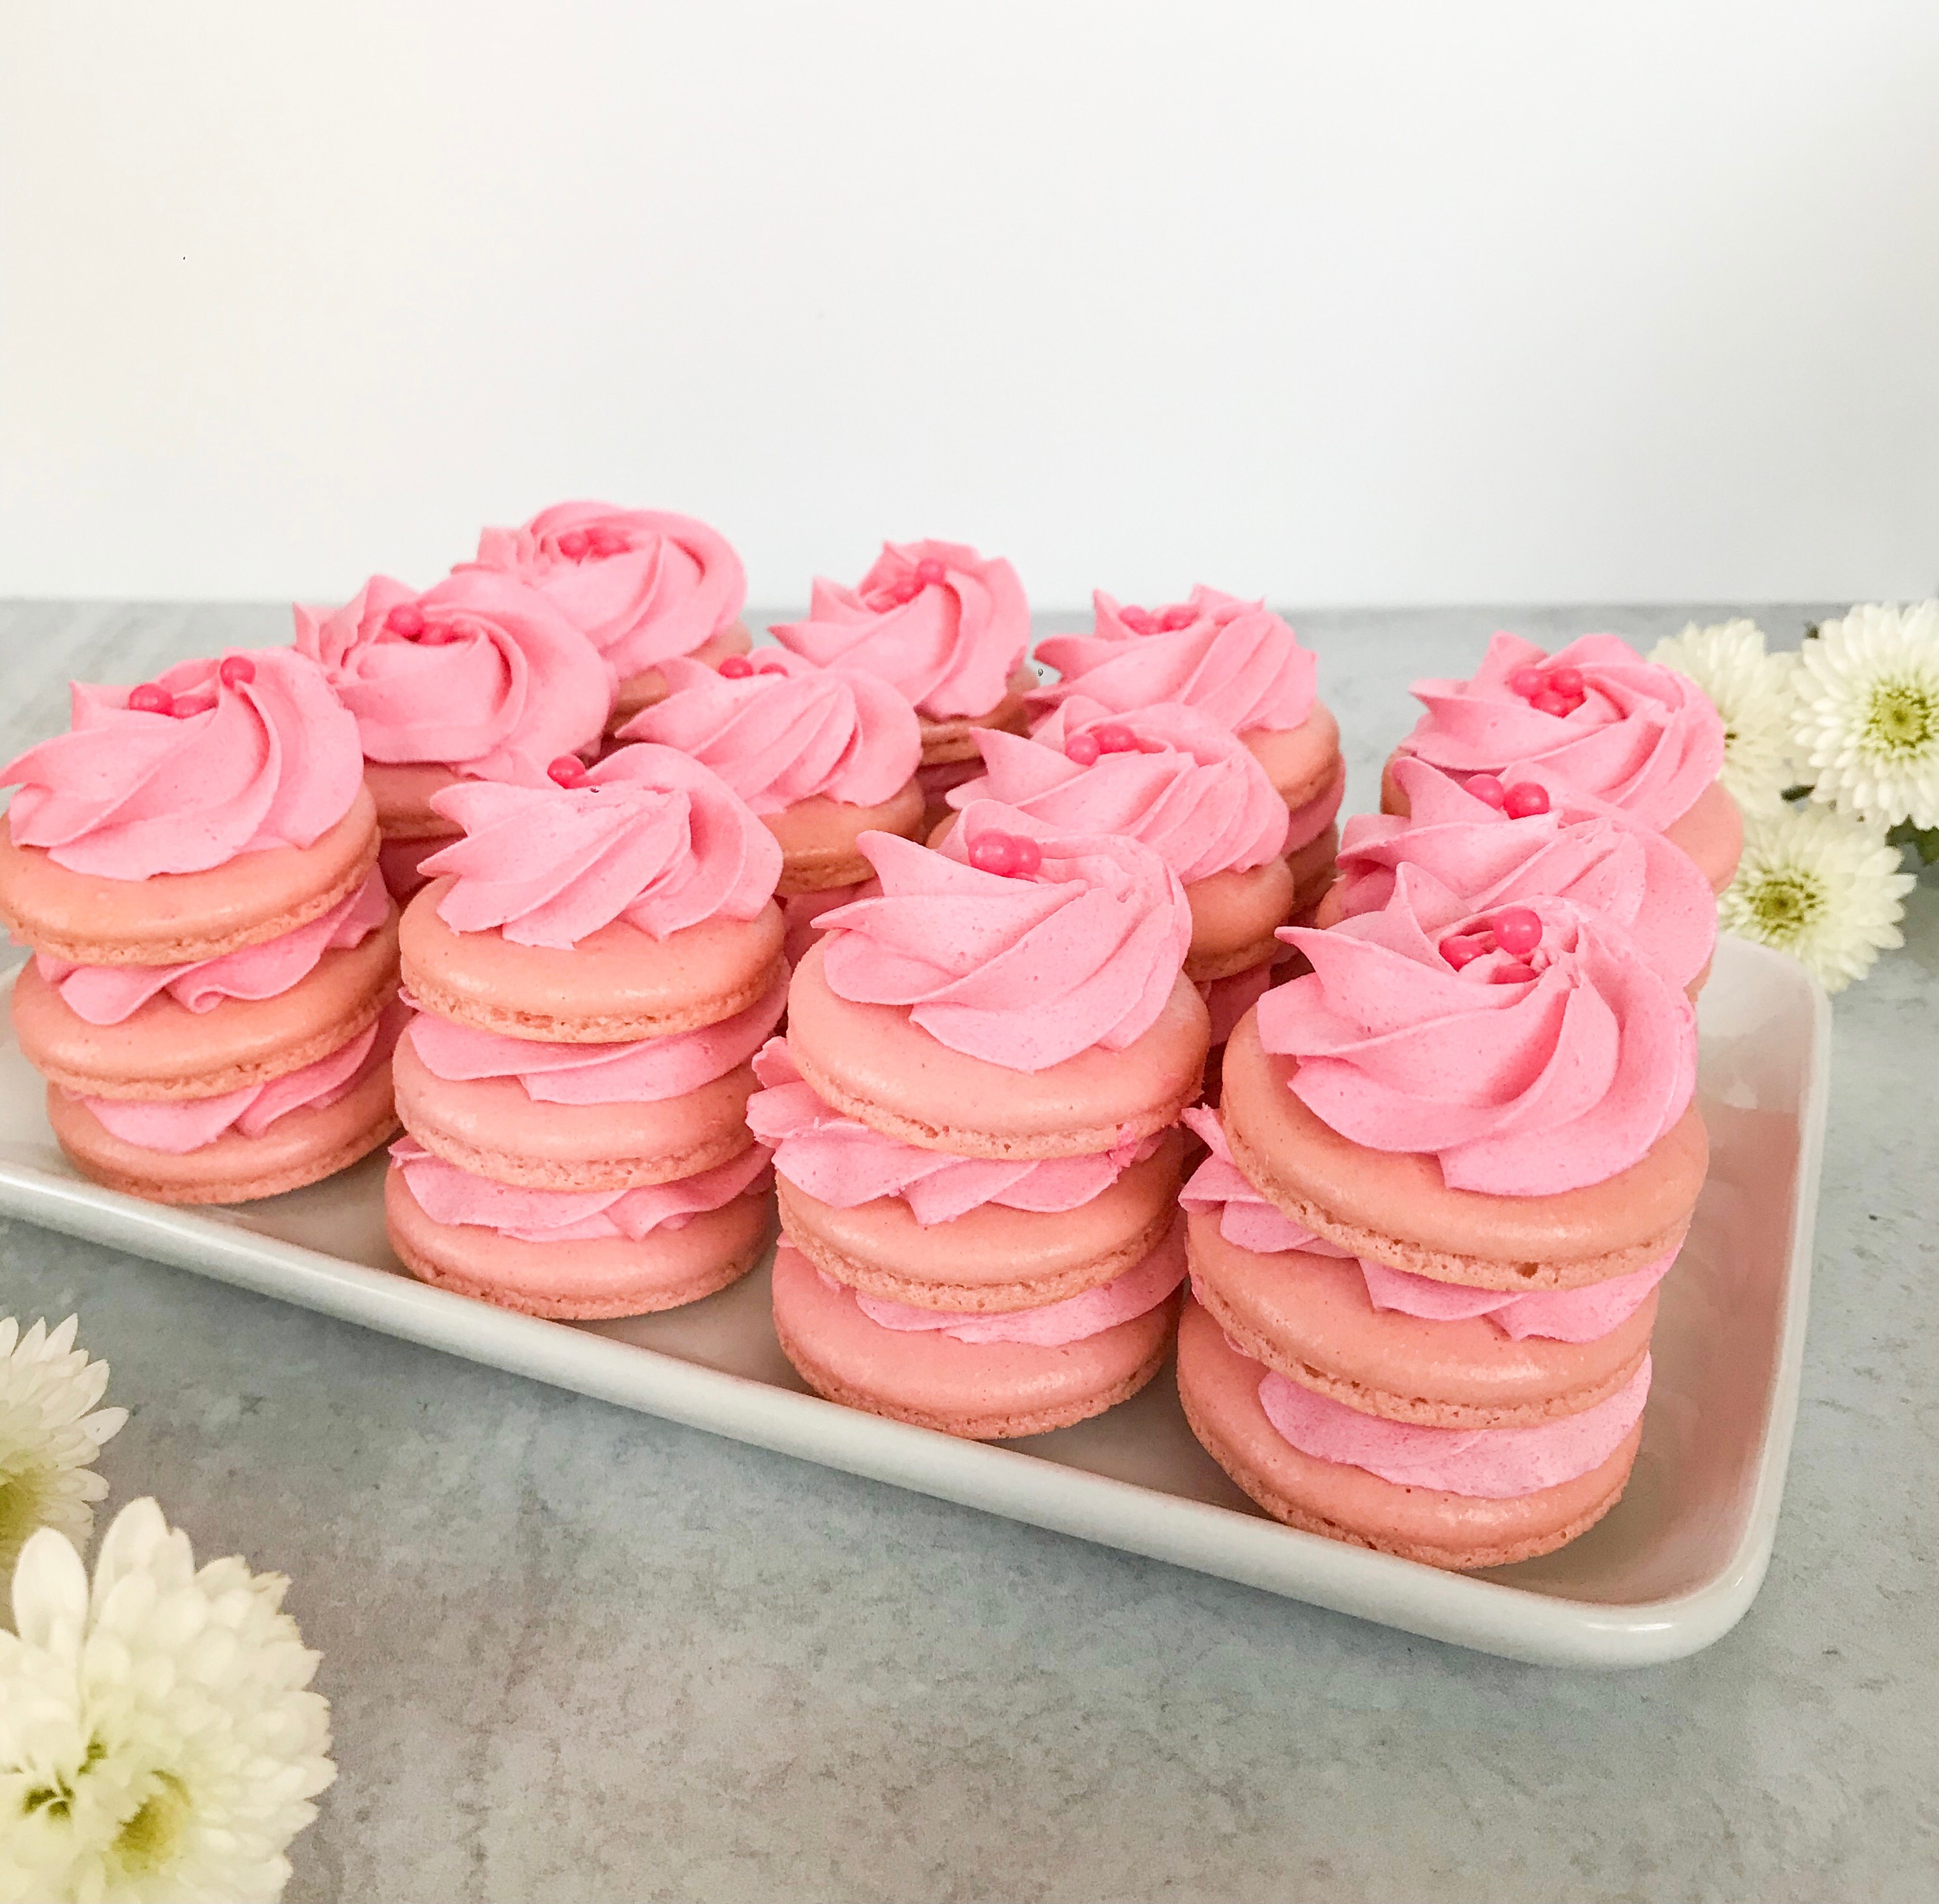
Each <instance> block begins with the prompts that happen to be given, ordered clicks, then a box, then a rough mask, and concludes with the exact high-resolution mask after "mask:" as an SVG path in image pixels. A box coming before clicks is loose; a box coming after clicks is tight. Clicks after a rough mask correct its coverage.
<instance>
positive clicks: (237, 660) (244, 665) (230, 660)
mask: <svg viewBox="0 0 1939 1904" xmlns="http://www.w3.org/2000/svg"><path fill="white" fill-rule="evenodd" d="M215 673H216V678H217V679H218V681H221V684H223V686H224V687H248V685H249V684H250V683H251V681H254V679H255V678H256V664H255V663H254V662H253V661H251V660H250V659H249V657H248V656H247V655H246V654H232V655H227V656H224V660H223V663H222V666H221V667H219V668H218V669H216V671H215Z"/></svg>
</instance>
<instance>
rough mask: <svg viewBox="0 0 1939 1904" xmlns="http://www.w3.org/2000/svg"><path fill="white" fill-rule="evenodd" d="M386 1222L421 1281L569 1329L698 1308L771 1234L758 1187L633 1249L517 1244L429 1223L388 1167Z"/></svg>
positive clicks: (625, 1241) (475, 1228)
mask: <svg viewBox="0 0 1939 1904" xmlns="http://www.w3.org/2000/svg"><path fill="white" fill-rule="evenodd" d="M384 1216H385V1223H386V1224H387V1225H388V1228H389V1230H390V1235H391V1248H392V1249H393V1250H394V1251H396V1252H397V1257H398V1258H399V1260H400V1261H401V1262H402V1263H403V1264H404V1266H405V1267H406V1268H407V1269H409V1271H410V1272H411V1274H412V1275H414V1276H415V1277H416V1278H417V1279H418V1280H419V1281H420V1282H425V1283H429V1284H432V1285H433V1286H434V1287H436V1288H439V1289H448V1290H452V1291H454V1292H455V1293H457V1294H458V1295H460V1296H472V1297H474V1298H476V1299H477V1300H479V1301H480V1302H493V1303H496V1304H497V1305H498V1307H499V1308H504V1309H516V1310H517V1311H519V1313H520V1314H521V1315H536V1316H547V1317H550V1318H553V1319H555V1320H556V1321H569V1322H592V1321H601V1320H603V1319H604V1318H608V1317H611V1316H622V1315H653V1314H655V1313H656V1312H657V1311H660V1310H662V1309H677V1308H680V1307H682V1306H683V1305H685V1304H686V1303H689V1302H699V1300H700V1299H701V1298H702V1296H711V1295H712V1294H713V1293H714V1291H715V1290H721V1289H725V1288H726V1287H727V1285H728V1284H729V1283H733V1282H738V1281H740V1279H741V1278H742V1277H743V1276H744V1275H746V1274H747V1272H748V1271H749V1270H750V1269H753V1266H754V1265H755V1264H756V1263H757V1262H759V1260H760V1257H761V1252H762V1251H763V1250H765V1249H766V1248H767V1243H768V1237H769V1233H770V1232H771V1231H772V1227H773V1209H772V1204H771V1203H770V1202H769V1197H768V1193H767V1192H766V1190H758V1191H750V1192H749V1193H747V1194H746V1195H744V1196H737V1197H735V1199H734V1200H733V1201H732V1202H731V1203H728V1204H725V1205H723V1206H722V1207H721V1208H720V1209H718V1210H705V1211H701V1212H700V1213H699V1214H697V1215H696V1216H693V1217H689V1219H688V1220H687V1221H686V1223H683V1225H682V1226H680V1228H679V1229H671V1228H668V1226H665V1225H664V1224H662V1226H660V1228H659V1229H656V1230H654V1231H653V1232H652V1233H651V1234H650V1235H647V1236H644V1237H642V1238H641V1239H640V1240H639V1241H638V1242H635V1241H632V1239H630V1238H626V1237H621V1236H616V1237H610V1238H607V1237H602V1238H597V1239H595V1240H592V1241H582V1242H565V1243H528V1242H523V1241H520V1240H519V1238H516V1237H513V1236H501V1235H500V1234H499V1233H498V1231H496V1230H495V1229H486V1228H484V1227H483V1226H482V1225H479V1224H476V1223H434V1222H433V1221H432V1220H431V1218H430V1217H428V1216H426V1215H425V1213H424V1209H423V1207H422V1205H420V1204H419V1202H418V1200H417V1199H416V1198H415V1197H414V1196H412V1194H411V1190H410V1185H409V1184H408V1183H407V1182H406V1180H405V1179H404V1174H403V1171H400V1169H399V1168H397V1165H395V1164H393V1165H391V1168H390V1172H389V1174H388V1176H387V1177H385V1180H384Z"/></svg>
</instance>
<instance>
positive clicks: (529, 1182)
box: [392, 1036, 759, 1190]
mask: <svg viewBox="0 0 1939 1904" xmlns="http://www.w3.org/2000/svg"><path fill="white" fill-rule="evenodd" d="M392 1062H393V1068H394V1072H395V1075H396V1079H397V1115H398V1116H399V1117H401V1118H402V1119H403V1123H404V1128H405V1129H406V1130H407V1131H409V1132H410V1134H411V1135H412V1136H413V1137H414V1138H416V1139H417V1141H419V1143H420V1144H422V1145H423V1146H424V1147H425V1149H426V1150H429V1151H431V1152H432V1153H434V1154H435V1155H436V1156H440V1157H442V1158H443V1159H445V1161H446V1162H447V1163H454V1164H455V1165H458V1168H460V1169H461V1170H468V1171H473V1172H474V1173H475V1174H477V1175H479V1176H481V1177H495V1178H496V1179H497V1180H498V1182H500V1183H501V1184H519V1185H520V1186H521V1187H523V1188H525V1189H527V1190H636V1189H638V1188H639V1187H641V1186H642V1185H644V1184H669V1183H671V1182H673V1181H674V1180H675V1179H676V1178H678V1177H697V1176H698V1175H699V1174H700V1173H701V1172H702V1171H704V1170H711V1169H713V1168H714V1166H715V1165H717V1164H723V1163H726V1162H728V1161H729V1159H731V1158H734V1157H738V1156H739V1155H740V1154H741V1152H742V1151H743V1150H746V1149H747V1147H748V1145H749V1144H751V1143H753V1141H754V1140H753V1132H750V1130H749V1129H747V1099H748V1097H749V1095H750V1094H751V1093H752V1092H754V1091H755V1090H756V1089H758V1088H759V1086H757V1084H756V1081H755V1077H754V1068H753V1065H751V1064H743V1065H737V1066H736V1067H735V1068H734V1069H733V1070H732V1071H729V1072H728V1073H727V1074H726V1076H725V1077H717V1078H715V1079H714V1080H712V1081H711V1083H706V1084H703V1085H702V1086H700V1088H699V1089H698V1090H695V1091H689V1092H684V1093H683V1094H682V1095H680V1096H679V1097H677V1098H659V1099H658V1100H657V1101H654V1102H653V1103H650V1104H544V1103H540V1102H537V1101H534V1099H533V1098H530V1097H528V1095H526V1093H525V1086H523V1085H522V1084H521V1083H519V1080H517V1079H516V1078H515V1077H480V1078H468V1079H462V1080H455V1081H454V1080H452V1079H449V1078H443V1077H438V1076H437V1074H436V1073H435V1072H434V1071H431V1068H429V1067H428V1065H426V1064H425V1062H424V1060H423V1059H422V1058H420V1057H419V1056H418V1053H417V1049H416V1047H415V1046H414V1045H413V1044H412V1043H411V1040H410V1039H409V1037H408V1036H406V1037H403V1038H400V1040H398V1042H397V1056H396V1057H395V1059H394V1060H393V1061H392Z"/></svg>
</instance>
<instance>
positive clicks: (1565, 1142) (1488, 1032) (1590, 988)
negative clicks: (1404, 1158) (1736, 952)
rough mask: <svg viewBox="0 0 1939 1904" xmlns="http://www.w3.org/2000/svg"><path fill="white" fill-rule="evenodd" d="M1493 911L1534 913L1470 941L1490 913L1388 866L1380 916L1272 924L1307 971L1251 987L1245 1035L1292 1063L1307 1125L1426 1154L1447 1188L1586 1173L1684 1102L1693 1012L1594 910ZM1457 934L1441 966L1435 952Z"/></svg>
mask: <svg viewBox="0 0 1939 1904" xmlns="http://www.w3.org/2000/svg"><path fill="white" fill-rule="evenodd" d="M1504 912H1516V913H1517V914H1519V915H1521V917H1522V918H1524V919H1525V918H1527V917H1529V916H1530V915H1533V918H1534V919H1535V920H1536V921H1537V922H1539V931H1540V937H1539V943H1536V944H1535V945H1534V946H1533V947H1532V948H1531V949H1530V950H1528V952H1527V953H1526V955H1516V954H1514V953H1511V952H1507V951H1504V950H1501V949H1482V950H1480V951H1478V952H1476V951H1475V949H1474V948H1475V946H1476V944H1477V943H1480V944H1481V945H1483V946H1487V945H1490V944H1491V943H1492V942H1491V941H1490V940H1485V939H1483V940H1478V939H1477V936H1476V935H1478V934H1482V933H1483V932H1484V929H1489V928H1490V925H1491V922H1490V918H1489V917H1488V916H1487V915H1480V916H1478V915H1475V913H1474V912H1472V909H1471V908H1470V907H1469V905H1468V903H1467V902H1466V900H1463V899H1462V898H1460V897H1459V896H1458V895H1457V894H1452V893H1450V892H1449V891H1447V888H1445V887H1444V886H1442V885H1441V884H1440V883H1439V882H1438V881H1437V880H1436V879H1434V877H1433V876H1432V874H1430V873H1426V872H1425V871H1424V870H1423V869H1422V868H1420V867H1417V866H1413V865H1402V867H1400V868H1399V871H1398V873H1397V876H1396V881H1395V885H1394V892H1393V897H1392V899H1391V900H1389V902H1388V903H1387V905H1386V906H1383V908H1382V909H1380V911H1379V912H1362V913H1360V914H1359V915H1357V916H1356V917H1355V918H1350V919H1347V920H1344V921H1343V922H1341V924H1339V925H1336V926H1334V927H1332V928H1331V929H1330V930H1328V931H1317V930H1314V929H1313V928H1305V927H1298V926H1294V927H1287V928H1283V929H1282V930H1281V932H1280V937H1281V938H1283V939H1284V940H1286V942H1287V943H1289V944H1290V945H1294V946H1298V949H1300V950H1301V952H1304V954H1305V955H1306V956H1307V958H1308V959H1309V960H1310V961H1311V962H1312V965H1313V970H1311V971H1310V972H1309V973H1306V974H1304V976H1301V977H1299V978H1296V979H1292V980H1291V981H1289V982H1288V983H1286V984H1285V985H1283V986H1278V987H1277V988H1276V989H1274V990H1273V991H1271V992H1268V993H1267V994H1266V995H1265V997H1264V998H1262V999H1261V1000H1260V1001H1259V1007H1258V1014H1259V1016H1258V1023H1259V1037H1260V1041H1261V1043H1262V1044H1263V1045H1264V1046H1265V1049H1267V1050H1268V1051H1270V1052H1273V1053H1278V1054H1280V1055H1282V1056H1289V1057H1294V1058H1297V1059H1298V1060H1299V1068H1298V1071H1297V1073H1296V1074H1295V1076H1294V1077H1293V1079H1292V1089H1293V1091H1294V1092H1295V1094H1296V1095H1298V1097H1299V1098H1300V1099H1301V1101H1302V1102H1303V1103H1304V1104H1306V1106H1307V1108H1308V1109H1309V1110H1312V1111H1313V1113H1314V1114H1315V1115H1316V1116H1317V1117H1320V1119H1321V1120H1323V1122H1324V1123H1327V1124H1328V1125H1330V1126H1332V1129H1335V1130H1336V1131H1338V1132H1339V1133H1340V1134H1341V1135H1342V1136H1344V1137H1346V1138H1350V1140H1351V1141H1353V1142H1354V1143H1356V1144H1365V1145H1366V1146H1368V1147H1369V1148H1370V1149H1372V1150H1394V1151H1412V1152H1417V1153H1420V1152H1426V1153H1432V1155H1434V1156H1435V1157H1437V1158H1438V1159H1439V1162H1440V1165H1441V1176H1442V1177H1443V1179H1444V1180H1445V1181H1446V1182H1447V1184H1448V1185H1449V1186H1450V1187H1452V1188H1453V1189H1456V1190H1480V1191H1484V1192H1486V1193H1490V1194H1493V1195H1495V1196H1547V1195H1550V1194H1552V1193H1554V1192H1557V1191H1560V1190H1575V1189H1578V1188H1580V1187H1583V1186H1584V1185H1586V1184H1599V1183H1602V1182H1603V1181H1605V1180H1607V1179H1608V1178H1609V1177H1614V1176H1615V1175H1617V1174H1618V1173H1619V1172H1620V1171H1624V1170H1627V1168H1629V1167H1630V1165H1632V1164H1634V1163H1636V1162H1638V1161H1639V1160H1640V1159H1641V1158H1642V1156H1643V1155H1644V1154H1645V1152H1647V1151H1648V1149H1649V1147H1650V1146H1651V1144H1654V1142H1655V1141H1657V1138H1660V1137H1661V1136H1662V1135H1664V1132H1667V1130H1668V1129H1670V1126H1672V1125H1673V1124H1674V1123H1676V1120H1678V1119H1679V1117H1682V1114H1683V1112H1684V1110H1685V1108H1686V1107H1687V1106H1688V1104H1689V1102H1690V1098H1691V1094H1692V1092H1694V1089H1695V1088H1696V1082H1697V1021H1696V1014H1695V1013H1694V1011H1693V1010H1692V1009H1691V1004H1690V1001H1689V1000H1688V998H1686V997H1685V995H1684V994H1683V992H1682V989H1681V988H1680V987H1679V986H1676V984H1674V983H1673V982H1672V981H1671V980H1670V979H1667V978H1666V977H1665V976H1664V975H1663V973H1661V972H1660V970H1658V969H1657V967H1655V966H1654V965H1653V964H1651V962H1650V961H1649V960H1648V958H1645V956H1644V955H1643V953H1642V952H1641V951H1640V950H1639V948H1638V947H1637V946H1636V942H1635V941H1634V940H1633V939H1631V938H1630V936H1629V934H1627V932H1625V931H1624V930H1623V928H1621V926H1619V925H1616V924H1615V922H1613V921H1612V920H1610V919H1609V918H1606V917H1605V916H1603V915H1602V914H1600V913H1597V912H1590V911H1588V910H1587V909H1585V908H1584V907H1582V906H1578V905H1577V904H1575V903H1573V902H1572V901H1571V900H1565V899H1555V898H1551V897H1542V896H1537V895H1530V897H1527V898H1526V899H1523V900H1520V901H1519V902H1518V903H1517V906H1514V907H1513V908H1508V909H1504ZM1457 941H1459V942H1462V943H1461V944H1457ZM1463 945H1465V946H1466V949H1467V952H1468V956H1467V958H1466V962H1465V963H1463V964H1462V965H1461V966H1460V968H1459V969H1458V970H1457V967H1455V965H1454V964H1452V963H1450V957H1449V956H1448V955H1447V954H1446V953H1444V951H1443V949H1442V948H1443V947H1448V948H1450V950H1453V951H1460V950H1461V949H1463Z"/></svg>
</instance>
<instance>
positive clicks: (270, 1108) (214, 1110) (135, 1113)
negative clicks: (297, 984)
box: [81, 1001, 409, 1156]
mask: <svg viewBox="0 0 1939 1904" xmlns="http://www.w3.org/2000/svg"><path fill="white" fill-rule="evenodd" d="M407 1016H409V1013H407V1012H406V1010H405V1008H404V1007H403V1006H402V1005H400V1004H397V1003H396V1002H395V1001H392V1003H391V1004H389V1005H388V1006H387V1007H385V1010H384V1012H383V1013H382V1016H380V1017H379V1019H377V1021H376V1023H375V1024H373V1025H367V1026H366V1027H365V1028H364V1030H363V1031H360V1032H359V1033H358V1034H357V1036H356V1037H354V1038H352V1040H350V1042H349V1043H348V1044H346V1045H345V1046H342V1047H341V1048H340V1049H338V1050H336V1051H333V1052H332V1053H330V1055H329V1056H328V1057H327V1058H319V1059H317V1061H316V1062H315V1064H313V1065H304V1066H303V1068H302V1069H301V1070H300V1071H291V1072H289V1073H288V1074H286V1075H285V1076H284V1077H277V1078H272V1079H271V1080H269V1083H266V1084H251V1085H247V1086H244V1088H243V1089H241V1090H239V1091H225V1092H223V1093H222V1095H221V1096H220V1097H216V1098H181V1099H178V1100H177V1101H175V1102H173V1103H169V1104H145V1103H132V1102H130V1101H129V1100H127V1099H126V1098H81V1102H82V1103H83V1104H85V1105H87V1107H88V1109H89V1110H91V1111H92V1112H93V1113H94V1115H95V1117H96V1120H97V1121H98V1122H99V1123H100V1125H101V1126H102V1129H105V1130H106V1131H108V1132H110V1133H111V1134H112V1135H114V1136H116V1137H118V1138H120V1140H121V1141H122V1142H123V1143H124V1144H139V1145H140V1146H141V1147H142V1149H143V1150H160V1151H164V1152H166V1153H167V1154H168V1155H169V1156H185V1155H187V1153H188V1152H190V1151H191V1150H200V1149H201V1148H202V1146H203V1145H204V1144H213V1143H214V1142H215V1140H216V1139H217V1138H218V1137H221V1135H223V1134H224V1132H227V1131H231V1130H233V1131H236V1132H239V1133H240V1134H241V1135H242V1136H244V1137H260V1136H261V1135H263V1132H265V1131H266V1130H267V1129H269V1126H271V1125H272V1124H273V1123H275V1122H276V1120H278V1119H279V1117H288V1115H289V1114H290V1113H291V1111H293V1110H324V1109H325V1108H326V1107H328V1106H329V1105H330V1104H335V1103H336V1101H337V1100H338V1099H339V1098H345V1097H348V1096H349V1094H350V1093H351V1092H352V1091H353V1090H355V1089H356V1087H357V1086H358V1085H359V1084H361V1083H362V1082H363V1081H364V1079H365V1078H366V1077H368V1076H369V1075H370V1073H371V1071H373V1070H374V1069H375V1068H376V1067H377V1066H378V1065H381V1064H382V1063H383V1062H385V1060H386V1059H388V1057H389V1056H390V1055H391V1051H392V1049H394V1046H396V1044H397V1034H399V1033H400V1031H402V1030H403V1026H404V1021H405V1019H406V1017H407Z"/></svg>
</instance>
